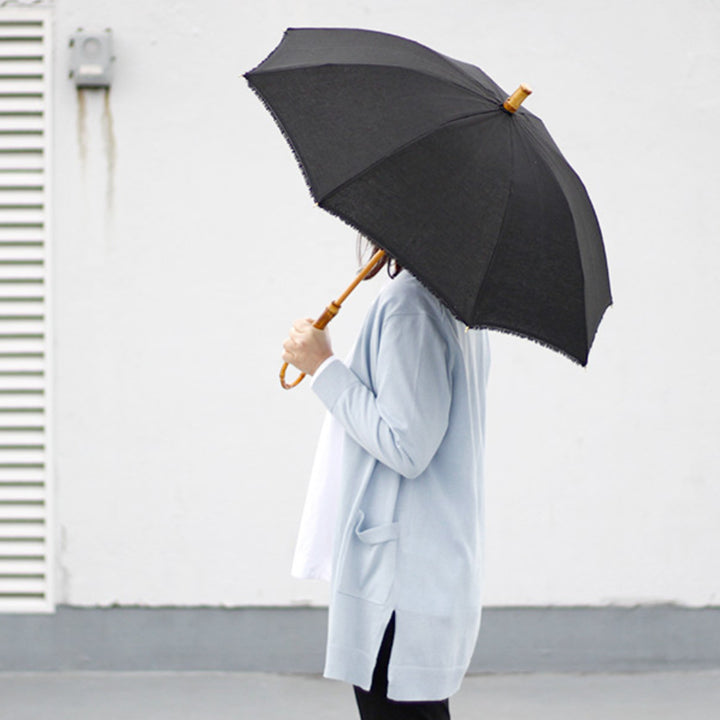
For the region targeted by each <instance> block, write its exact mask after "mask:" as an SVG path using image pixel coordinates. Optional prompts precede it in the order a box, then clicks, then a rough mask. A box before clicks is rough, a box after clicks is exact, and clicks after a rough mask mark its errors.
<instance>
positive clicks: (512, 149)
mask: <svg viewBox="0 0 720 720" xmlns="http://www.w3.org/2000/svg"><path fill="white" fill-rule="evenodd" d="M510 162H511V166H510V182H508V189H507V196H506V197H505V209H504V210H503V216H502V222H501V223H500V230H499V231H498V234H497V237H496V238H495V244H494V245H493V249H492V253H490V260H488V264H487V268H486V269H485V274H484V275H483V278H482V280H481V281H480V285H479V286H478V291H477V293H475V302H474V303H473V309H475V308H476V307H477V305H478V302H479V300H480V296H481V295H482V291H483V287H484V286H485V281H486V280H487V278H488V276H489V275H490V270H491V269H492V266H493V263H494V262H495V255H496V252H497V248H498V245H499V244H500V238H501V237H502V233H503V229H504V228H505V221H506V220H507V216H508V205H509V204H510V195H511V193H512V188H513V176H514V173H513V170H514V168H515V138H514V137H513V134H512V132H510Z"/></svg>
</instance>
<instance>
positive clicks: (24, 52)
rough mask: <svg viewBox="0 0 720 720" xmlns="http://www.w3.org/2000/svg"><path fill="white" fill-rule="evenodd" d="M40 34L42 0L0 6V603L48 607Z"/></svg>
mask: <svg viewBox="0 0 720 720" xmlns="http://www.w3.org/2000/svg"><path fill="white" fill-rule="evenodd" d="M50 40H51V11H50V10H49V9H48V8H31V7H28V8H18V7H16V8H0V612H48V611H52V610H53V598H52V596H51V589H52V584H53V583H52V561H53V557H52V545H53V543H52V539H53V538H52V525H51V522H50V521H51V515H50V510H51V508H50V506H49V505H50V500H51V489H52V488H51V478H50V473H49V467H48V416H49V408H48V399H49V389H48V379H49V367H50V366H49V363H48V350H49V347H50V342H49V338H48V325H49V323H48V312H49V308H48V298H49V292H48V259H49V258H48V251H49V238H48V212H49V210H48V181H49V153H48V133H49V129H50V122H49V110H50V97H49V90H50V86H51V82H52V77H51V72H50V59H51V50H50Z"/></svg>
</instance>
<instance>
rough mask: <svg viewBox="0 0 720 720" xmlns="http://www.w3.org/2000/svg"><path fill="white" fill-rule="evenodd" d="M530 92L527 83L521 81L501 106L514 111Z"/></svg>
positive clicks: (511, 111)
mask: <svg viewBox="0 0 720 720" xmlns="http://www.w3.org/2000/svg"><path fill="white" fill-rule="evenodd" d="M531 93H532V89H531V88H530V86H529V85H526V84H525V83H522V84H521V85H520V87H518V89H517V90H516V91H515V92H514V93H513V94H512V95H511V96H510V97H509V98H508V99H507V100H506V101H505V102H504V103H503V107H504V108H505V109H506V110H507V111H508V112H509V113H514V112H515V111H516V110H517V109H518V108H519V107H520V106H521V105H522V103H523V100H525V98H526V97H527V96H528V95H530V94H531Z"/></svg>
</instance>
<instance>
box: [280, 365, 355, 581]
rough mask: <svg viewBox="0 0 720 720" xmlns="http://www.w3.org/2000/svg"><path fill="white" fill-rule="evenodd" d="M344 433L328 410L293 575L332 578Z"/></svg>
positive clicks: (322, 366) (296, 548)
mask: <svg viewBox="0 0 720 720" xmlns="http://www.w3.org/2000/svg"><path fill="white" fill-rule="evenodd" d="M332 362H340V359H339V358H338V357H336V356H335V355H331V356H330V357H329V358H327V360H325V361H324V362H323V363H322V365H320V367H319V368H318V369H317V370H316V371H315V374H314V375H313V377H312V381H311V387H312V384H313V383H314V382H315V380H317V378H318V377H320V374H321V373H322V372H323V370H325V368H326V367H327V366H328V365H329V364H330V363H332ZM343 436H344V430H343V428H342V426H341V425H340V423H339V422H338V421H337V420H336V419H335V418H334V417H333V416H332V415H331V414H330V413H329V412H328V413H326V415H325V420H324V422H323V426H322V429H321V431H320V439H319V440H318V445H317V449H316V451H315V460H314V462H313V468H312V472H311V473H310V484H309V485H308V491H307V496H306V498H305V507H304V508H303V514H302V518H301V520H300V530H299V532H298V538H297V543H296V545H295V556H294V557H293V563H292V569H291V571H290V573H291V575H292V576H293V577H295V578H298V579H301V580H302V579H316V580H327V581H328V582H329V581H330V576H331V565H332V547H333V534H334V530H335V525H336V520H337V514H338V498H339V494H340V463H341V460H342V443H343Z"/></svg>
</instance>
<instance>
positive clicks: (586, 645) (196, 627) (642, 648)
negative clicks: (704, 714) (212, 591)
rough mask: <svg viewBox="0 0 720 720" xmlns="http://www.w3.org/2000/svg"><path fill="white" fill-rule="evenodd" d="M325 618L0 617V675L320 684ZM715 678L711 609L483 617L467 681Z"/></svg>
mask: <svg viewBox="0 0 720 720" xmlns="http://www.w3.org/2000/svg"><path fill="white" fill-rule="evenodd" d="M326 622H327V610H326V609H324V608H208V607H199V608H193V607H160V608H148V607H124V606H120V607H109V608H96V607H75V606H70V605H61V606H58V607H57V609H56V612H55V613H52V614H6V615H0V639H1V642H0V671H6V672H9V671H11V672H24V671H33V672H39V671H59V670H63V671H72V670H85V671H87V670H124V671H152V670H168V671H188V670H193V671H201V670H209V671H252V672H279V673H320V672H322V666H323V658H324V652H325V638H326ZM718 667H720V608H715V607H712V608H683V607H677V606H672V605H657V606H638V607H632V608H624V607H602V608H596V607H577V608H565V607H562V608H561V607H549V608H540V607H533V608H509V607H508V608H497V607H489V608H485V609H484V610H483V620H482V627H481V630H480V638H479V641H478V645H477V648H476V650H475V654H474V656H473V660H472V663H471V666H470V672H474V673H515V672H648V671H658V670H694V669H709V668H718Z"/></svg>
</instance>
